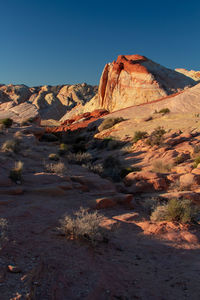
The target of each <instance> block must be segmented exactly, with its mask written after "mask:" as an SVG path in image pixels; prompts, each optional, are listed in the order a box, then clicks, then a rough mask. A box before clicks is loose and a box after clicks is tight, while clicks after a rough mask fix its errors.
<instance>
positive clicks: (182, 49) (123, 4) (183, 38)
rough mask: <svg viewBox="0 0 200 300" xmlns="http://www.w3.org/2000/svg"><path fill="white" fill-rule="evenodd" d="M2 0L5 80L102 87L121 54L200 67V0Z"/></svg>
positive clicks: (0, 77) (0, 54)
mask: <svg viewBox="0 0 200 300" xmlns="http://www.w3.org/2000/svg"><path fill="white" fill-rule="evenodd" d="M0 4H1V5H0V9H1V16H0V41H1V43H0V61H1V64H0V83H5V84H8V83H13V84H19V83H20V84H21V83H24V84H27V85H29V86H35V85H43V84H50V85H55V84H66V83H71V84H73V83H82V82H87V83H89V84H98V82H99V78H100V76H101V72H102V70H103V67H104V65H105V64H106V63H107V62H111V61H113V60H115V59H116V58H117V56H118V55H119V54H141V55H145V56H147V57H149V58H151V59H152V60H154V61H156V62H158V63H160V64H162V65H164V66H166V67H169V68H177V67H183V68H187V69H195V70H200V1H199V0H197V1H194V0H190V1H189V0H182V1H181V0H180V1H178V0H173V1H172V0H167V1H157V0H152V1H147V0H143V1H142V0H140V1H139V0H137V1H134V0H132V1H126V0H124V1H120V2H119V1H117V0H115V1H113V0H111V1H109V0H107V1H104V0H101V1H95V0H93V1H90V0H82V1H78V0H76V1H73V0H72V1H66V0H65V1H64V0H57V1H56V0H54V1H53V0H6V1H4V0H0Z"/></svg>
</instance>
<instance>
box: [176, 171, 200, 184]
mask: <svg viewBox="0 0 200 300" xmlns="http://www.w3.org/2000/svg"><path fill="white" fill-rule="evenodd" d="M198 184H200V176H199V175H196V174H192V173H188V174H184V175H182V176H180V185H181V186H183V187H188V186H193V185H198Z"/></svg>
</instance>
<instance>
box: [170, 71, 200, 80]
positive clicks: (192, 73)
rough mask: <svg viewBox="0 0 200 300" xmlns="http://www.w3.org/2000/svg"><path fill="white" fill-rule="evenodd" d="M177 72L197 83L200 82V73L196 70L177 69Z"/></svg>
mask: <svg viewBox="0 0 200 300" xmlns="http://www.w3.org/2000/svg"><path fill="white" fill-rule="evenodd" d="M175 71H177V72H179V73H182V74H184V75H185V76H188V77H190V78H192V79H194V80H195V81H200V71H194V70H190V71H188V70H186V69H175Z"/></svg>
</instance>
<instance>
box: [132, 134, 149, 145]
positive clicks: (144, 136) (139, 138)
mask: <svg viewBox="0 0 200 300" xmlns="http://www.w3.org/2000/svg"><path fill="white" fill-rule="evenodd" d="M146 137H147V132H146V131H136V132H135V134H134V137H133V142H134V143H136V142H137V141H139V140H143V139H145V138H146Z"/></svg>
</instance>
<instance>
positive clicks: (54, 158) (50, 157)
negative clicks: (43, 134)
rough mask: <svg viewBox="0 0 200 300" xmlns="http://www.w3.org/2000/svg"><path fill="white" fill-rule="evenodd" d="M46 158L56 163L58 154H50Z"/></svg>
mask: <svg viewBox="0 0 200 300" xmlns="http://www.w3.org/2000/svg"><path fill="white" fill-rule="evenodd" d="M48 157H49V159H50V160H55V161H58V160H59V159H60V158H59V156H58V154H56V153H50V154H49V156H48Z"/></svg>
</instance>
